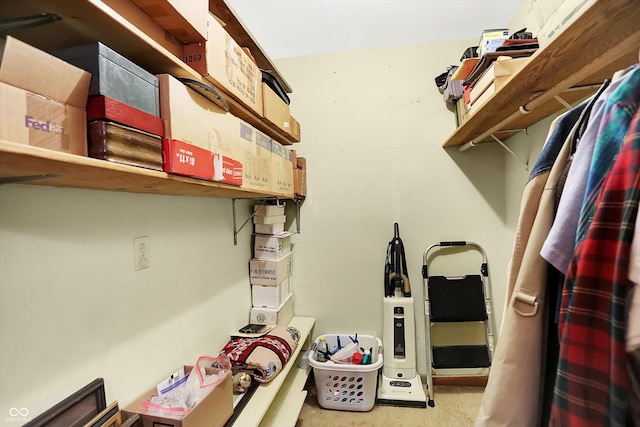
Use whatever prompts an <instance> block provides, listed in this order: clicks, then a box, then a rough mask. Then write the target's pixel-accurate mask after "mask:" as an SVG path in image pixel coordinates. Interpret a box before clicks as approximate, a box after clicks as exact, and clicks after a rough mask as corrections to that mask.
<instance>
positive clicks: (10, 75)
mask: <svg viewBox="0 0 640 427" xmlns="http://www.w3.org/2000/svg"><path fill="white" fill-rule="evenodd" d="M0 58H1V59H0V139H4V140H7V141H11V142H16V143H20V144H26V145H33V146H36V147H42V148H48V149H52V150H57V151H64V152H67V153H72V154H79V155H82V156H86V155H87V115H86V110H85V108H86V104H87V96H88V93H89V84H90V81H91V74H89V73H87V72H86V71H84V70H82V69H80V68H78V67H75V66H73V65H71V64H68V63H66V62H64V61H63V60H61V59H58V58H56V57H54V56H52V55H50V54H48V53H46V52H44V51H41V50H39V49H37V48H35V47H33V46H30V45H28V44H26V43H23V42H21V41H19V40H17V39H15V38H13V37H7V38H6V39H1V38H0Z"/></svg>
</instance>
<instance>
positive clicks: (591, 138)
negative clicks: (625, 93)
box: [540, 65, 640, 274]
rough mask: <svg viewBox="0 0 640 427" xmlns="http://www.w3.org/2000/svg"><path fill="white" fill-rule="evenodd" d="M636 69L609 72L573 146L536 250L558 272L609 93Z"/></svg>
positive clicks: (567, 257) (571, 240)
mask: <svg viewBox="0 0 640 427" xmlns="http://www.w3.org/2000/svg"><path fill="white" fill-rule="evenodd" d="M639 71H640V65H637V66H635V67H633V68H632V69H630V70H624V71H621V72H619V73H616V74H615V75H614V76H613V78H612V81H611V83H610V84H609V86H608V87H607V88H606V90H605V91H604V92H603V93H602V94H601V95H600V96H598V98H597V99H596V101H595V104H594V105H593V108H592V112H591V114H590V117H589V122H588V125H587V128H586V129H585V131H584V135H583V136H582V137H581V139H580V143H579V145H578V147H577V148H576V152H575V154H574V157H573V160H572V162H571V168H570V169H569V172H568V174H567V179H566V183H565V185H564V189H563V191H562V197H561V198H560V202H559V205H558V212H557V214H556V217H555V219H554V221H553V225H552V226H551V231H550V232H549V236H548V237H547V239H546V241H545V243H544V245H543V246H542V250H541V251H540V255H541V256H542V257H543V258H544V259H546V260H547V261H548V262H549V263H550V264H551V265H553V266H554V267H556V268H557V269H558V270H559V271H560V272H561V273H562V274H566V272H567V267H568V266H569V263H570V262H571V258H572V257H573V252H574V249H575V241H576V233H577V229H578V220H579V217H580V210H581V208H582V201H583V199H584V194H585V190H586V186H585V183H586V182H587V179H588V175H589V170H590V168H591V159H592V158H593V151H594V148H595V144H596V141H597V140H598V135H599V132H600V126H601V124H602V121H603V116H604V114H605V109H606V110H607V111H610V110H611V108H612V107H611V105H612V103H615V102H616V98H613V97H612V94H613V93H615V91H616V90H617V89H618V87H620V85H622V84H623V83H624V82H625V81H626V78H628V77H629V75H630V74H629V73H630V72H631V73H637V72H639Z"/></svg>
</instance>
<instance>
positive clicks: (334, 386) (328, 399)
mask: <svg viewBox="0 0 640 427" xmlns="http://www.w3.org/2000/svg"><path fill="white" fill-rule="evenodd" d="M323 336H324V337H326V339H327V345H328V346H329V351H333V350H335V348H336V347H337V345H338V339H337V337H338V335H337V334H336V335H323ZM319 339H320V337H318V338H316V340H315V342H314V344H313V348H312V349H311V351H310V352H309V359H308V361H309V365H311V367H312V368H313V376H314V378H315V382H316V388H317V389H318V392H317V395H318V404H320V406H322V407H323V408H326V409H340V410H343V411H359V412H365V411H369V410H371V408H373V405H374V404H375V402H376V392H377V381H378V370H379V369H380V368H381V367H382V363H383V357H382V341H381V340H380V338H377V337H374V336H371V335H359V334H358V341H359V343H358V345H359V347H362V348H365V349H367V350H368V349H369V348H371V349H372V350H371V363H370V364H367V365H352V364H347V363H335V362H332V361H328V362H318V360H317V358H316V352H315V350H316V347H317V345H318V341H319ZM340 342H341V343H343V344H344V343H350V342H351V339H350V338H349V336H348V335H342V334H340Z"/></svg>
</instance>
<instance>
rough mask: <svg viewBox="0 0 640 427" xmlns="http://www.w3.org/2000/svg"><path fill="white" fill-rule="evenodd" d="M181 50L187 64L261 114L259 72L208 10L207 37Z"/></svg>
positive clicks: (260, 76) (260, 79)
mask: <svg viewBox="0 0 640 427" xmlns="http://www.w3.org/2000/svg"><path fill="white" fill-rule="evenodd" d="M183 51H184V56H183V60H184V62H185V63H186V64H187V65H189V66H191V67H192V68H193V69H194V70H196V71H197V72H198V73H200V74H201V75H202V76H203V77H204V78H205V79H207V80H209V81H211V82H212V83H213V84H214V85H215V86H217V87H218V88H220V89H221V90H223V91H224V92H226V93H227V94H228V95H230V96H232V97H233V98H234V99H236V100H237V101H238V102H240V103H241V104H243V105H244V106H245V107H247V108H249V109H250V110H252V111H253V112H255V113H256V114H257V115H258V116H259V117H262V73H261V72H260V69H259V68H258V66H257V65H256V63H255V62H254V61H253V59H252V58H251V57H250V56H249V55H247V53H246V52H245V51H244V50H243V49H242V47H240V46H239V45H238V43H236V42H235V40H233V38H231V36H230V35H229V33H227V31H226V30H225V29H224V27H223V26H222V24H221V23H220V22H218V20H217V19H216V17H215V16H214V15H212V14H210V13H209V14H208V34H207V41H206V42H204V43H189V44H186V45H184V46H183Z"/></svg>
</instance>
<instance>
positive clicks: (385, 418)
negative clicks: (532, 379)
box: [296, 376, 484, 427]
mask: <svg viewBox="0 0 640 427" xmlns="http://www.w3.org/2000/svg"><path fill="white" fill-rule="evenodd" d="M312 377H313V376H312ZM308 391H309V393H308V395H307V399H306V401H305V403H304V406H303V407H302V411H301V412H300V417H299V418H298V422H297V424H296V427H328V426H331V427H356V426H358V427H359V426H362V427H450V426H451V427H467V426H473V423H474V421H475V419H476V415H477V413H478V409H479V408H480V402H481V400H482V394H483V392H484V387H469V386H449V385H437V386H435V387H434V397H435V398H434V401H435V407H434V408H431V407H427V408H426V409H422V408H400V407H393V406H377V405H375V406H374V407H373V409H371V411H369V412H349V411H338V410H331V409H324V408H322V407H321V406H320V405H319V404H318V398H317V395H316V388H315V385H314V384H313V381H310V382H309V384H308Z"/></svg>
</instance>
